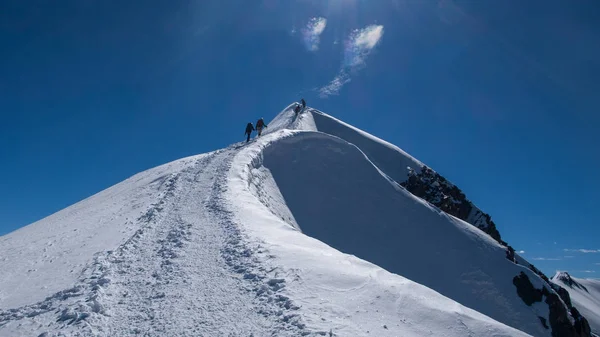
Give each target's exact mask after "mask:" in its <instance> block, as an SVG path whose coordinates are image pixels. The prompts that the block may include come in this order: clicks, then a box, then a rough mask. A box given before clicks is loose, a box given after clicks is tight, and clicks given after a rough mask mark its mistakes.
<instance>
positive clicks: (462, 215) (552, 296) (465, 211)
mask: <svg viewBox="0 0 600 337" xmlns="http://www.w3.org/2000/svg"><path fill="white" fill-rule="evenodd" d="M408 170H409V174H408V179H407V180H406V181H404V182H400V185H402V186H403V187H404V188H406V190H408V191H409V192H410V193H412V194H414V195H415V196H417V197H419V198H421V199H423V200H425V201H427V202H429V203H431V204H432V205H434V206H436V207H438V208H439V209H440V210H442V211H444V212H446V213H448V214H450V215H453V216H455V217H457V218H459V219H461V220H464V221H467V222H469V223H470V224H472V225H473V226H475V227H477V228H479V229H480V230H482V231H483V232H485V233H487V234H488V235H489V236H491V237H492V238H493V239H494V240H496V241H497V242H498V243H500V244H501V245H503V246H505V247H506V258H507V259H508V260H510V261H511V262H513V263H517V259H516V256H515V250H514V248H512V247H511V246H509V245H508V244H507V243H506V242H505V241H503V240H502V237H501V236H500V232H499V231H498V229H497V227H496V224H495V223H494V221H493V220H492V217H491V216H490V215H489V214H487V213H484V212H483V211H481V210H479V209H478V208H477V207H475V206H474V205H473V203H472V202H471V201H469V200H468V199H467V197H466V195H465V194H464V193H463V192H462V191H461V190H460V189H459V188H458V187H457V186H455V185H454V184H452V183H450V182H449V181H448V180H446V178H444V177H442V176H441V175H439V174H438V173H437V172H435V171H433V170H432V169H430V168H429V167H427V166H423V167H422V168H421V171H420V172H419V173H417V172H416V171H415V170H413V169H411V168H408ZM525 266H526V267H528V268H529V269H530V270H531V271H532V272H534V273H535V274H537V275H538V276H539V277H540V278H542V280H544V281H545V282H546V285H547V286H548V288H546V286H544V287H542V289H536V288H535V287H534V286H533V284H532V283H531V281H530V280H529V278H528V277H527V275H526V274H525V273H523V272H521V273H520V274H519V275H518V276H515V277H514V278H513V284H514V285H515V287H516V288H517V294H518V295H519V297H521V298H522V299H523V301H524V302H525V303H526V304H527V305H532V304H533V303H535V302H541V301H543V300H544V298H545V303H546V304H548V307H549V309H550V317H549V319H548V321H546V319H545V318H543V317H540V321H541V323H542V325H543V326H544V327H545V328H548V323H549V324H550V328H552V336H561V337H571V336H573V337H589V336H590V335H591V334H590V332H589V331H590V329H589V324H588V322H587V320H586V319H585V318H584V317H583V316H581V315H580V314H579V313H578V312H577V315H574V314H573V309H574V307H573V305H572V303H571V298H570V296H569V293H568V291H566V289H564V288H562V287H560V286H557V285H555V284H553V283H552V282H550V280H549V279H548V277H547V276H546V275H544V273H542V272H541V271H540V270H539V269H537V268H536V267H535V266H534V265H532V264H529V265H527V264H526V265H525ZM567 276H568V274H567ZM565 284H567V285H569V286H570V287H579V288H582V289H585V287H583V285H580V284H578V283H577V282H575V281H573V280H572V279H571V278H570V277H568V279H567V280H566V281H565ZM548 289H553V290H554V291H555V292H553V291H550V290H548ZM585 290H586V291H587V289H585ZM563 302H564V304H563ZM575 310H576V309H575ZM569 311H571V315H572V316H573V317H574V318H575V317H579V319H577V318H575V325H573V324H571V321H570V320H569Z"/></svg>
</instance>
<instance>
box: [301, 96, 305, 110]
mask: <svg viewBox="0 0 600 337" xmlns="http://www.w3.org/2000/svg"><path fill="white" fill-rule="evenodd" d="M300 104H302V109H304V108H306V101H305V100H304V98H302V99H301V100H300Z"/></svg>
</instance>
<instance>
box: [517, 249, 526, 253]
mask: <svg viewBox="0 0 600 337" xmlns="http://www.w3.org/2000/svg"><path fill="white" fill-rule="evenodd" d="M517 253H519V254H525V251H524V250H520V251H518V252H517Z"/></svg>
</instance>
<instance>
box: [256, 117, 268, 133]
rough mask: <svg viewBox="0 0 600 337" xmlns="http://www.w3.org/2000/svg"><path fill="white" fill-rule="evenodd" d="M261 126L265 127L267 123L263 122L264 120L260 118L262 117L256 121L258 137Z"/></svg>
mask: <svg viewBox="0 0 600 337" xmlns="http://www.w3.org/2000/svg"><path fill="white" fill-rule="evenodd" d="M263 127H264V128H266V127H267V124H265V121H264V120H263V119H262V117H261V118H260V119H259V120H258V121H257V122H256V131H257V132H258V136H259V137H260V135H261V134H262V130H263Z"/></svg>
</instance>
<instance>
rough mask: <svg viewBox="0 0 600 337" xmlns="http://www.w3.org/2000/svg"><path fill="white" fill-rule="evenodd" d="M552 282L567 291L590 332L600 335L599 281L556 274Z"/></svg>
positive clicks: (562, 273)
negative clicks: (585, 320)
mask: <svg viewBox="0 0 600 337" xmlns="http://www.w3.org/2000/svg"><path fill="white" fill-rule="evenodd" d="M552 282H554V283H556V284H558V285H560V286H562V287H564V288H565V289H567V291H568V292H569V295H570V297H571V302H572V303H573V305H574V306H575V307H576V308H577V309H578V310H579V312H580V313H581V314H582V315H583V316H584V317H585V318H587V320H588V321H589V323H590V327H591V328H592V331H593V332H594V333H596V334H597V335H600V280H592V279H578V278H575V277H572V276H571V275H569V274H568V273H566V272H557V273H556V274H555V275H554V276H553V277H552Z"/></svg>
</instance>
